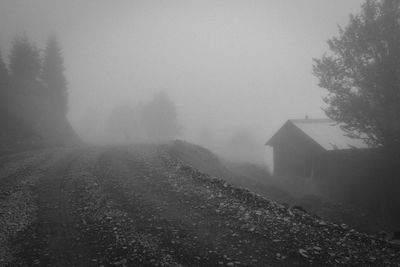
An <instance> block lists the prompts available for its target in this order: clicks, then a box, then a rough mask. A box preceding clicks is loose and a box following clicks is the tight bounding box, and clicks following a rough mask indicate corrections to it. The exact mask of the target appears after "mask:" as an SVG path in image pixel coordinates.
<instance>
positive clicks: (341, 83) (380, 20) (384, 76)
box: [314, 0, 400, 224]
mask: <svg viewBox="0 0 400 267" xmlns="http://www.w3.org/2000/svg"><path fill="white" fill-rule="evenodd" d="M328 44H329V48H330V52H329V53H328V54H326V55H324V56H323V57H322V58H320V59H315V64H314V74H315V75H316V77H317V78H318V79H319V85H320V86H321V87H323V88H325V89H327V90H328V95H327V96H326V97H325V98H324V101H325V102H326V103H327V104H328V107H327V108H326V109H325V112H326V114H327V116H328V117H330V118H332V119H333V120H335V121H337V122H341V123H343V124H344V126H343V128H344V129H345V130H346V131H348V133H349V135H350V136H354V137H360V138H364V139H365V140H366V141H367V142H369V143H370V144H371V145H373V146H375V147H378V148H379V149H378V150H376V151H379V152H383V153H379V155H380V159H381V160H379V161H378V160H375V161H374V162H375V165H377V166H379V169H380V171H379V174H378V175H376V176H377V177H376V178H378V179H374V181H375V183H376V188H377V191H378V192H375V193H373V194H370V195H369V198H370V197H372V196H374V195H376V194H377V193H378V194H377V195H378V196H379V201H377V202H378V203H379V206H380V211H381V214H382V215H383V216H385V217H386V216H390V217H391V220H392V219H395V220H398V223H399V224H400V216H398V215H397V214H398V210H399V208H400V201H399V200H398V194H399V190H398V188H399V187H400V179H398V177H399V176H398V174H399V171H400V170H399V160H400V1H398V0H380V1H378V0H367V1H365V3H364V4H363V6H362V11H361V13H360V14H359V15H352V16H351V17H350V22H349V24H348V25H347V26H346V27H345V28H340V30H339V36H338V37H335V38H332V39H330V40H329V41H328ZM379 162H381V163H382V164H378V163H379ZM364 178H365V180H364V182H363V183H364V184H365V183H367V182H368V179H367V177H364ZM359 186H362V185H361V184H360V185H359ZM396 217H397V218H396ZM387 219H389V218H387Z"/></svg>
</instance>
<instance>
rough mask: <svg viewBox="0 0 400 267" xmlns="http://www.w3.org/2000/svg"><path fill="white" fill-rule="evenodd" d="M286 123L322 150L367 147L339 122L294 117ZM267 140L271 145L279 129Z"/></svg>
mask: <svg viewBox="0 0 400 267" xmlns="http://www.w3.org/2000/svg"><path fill="white" fill-rule="evenodd" d="M287 123H290V124H292V125H294V126H295V127H296V128H298V129H299V130H300V131H302V132H303V133H304V134H306V135H307V136H308V137H309V138H311V139H312V140H313V141H314V142H315V143H317V144H318V145H319V146H321V147H322V148H323V149H324V150H327V151H330V150H345V149H362V148H368V145H367V144H366V143H365V142H364V141H363V140H362V139H359V138H351V137H349V136H348V135H347V133H346V132H345V131H344V130H343V129H342V128H341V127H340V124H338V123H337V122H334V121H333V120H330V119H300V120H299V119H296V120H288V121H287V122H286V123H285V125H286V124H287ZM283 128H284V127H282V128H281V129H279V130H278V132H277V133H276V134H275V135H274V136H273V137H272V138H271V139H270V140H269V141H268V142H267V145H271V146H273V144H274V140H273V139H274V138H277V136H279V134H280V131H281V130H282V129H283Z"/></svg>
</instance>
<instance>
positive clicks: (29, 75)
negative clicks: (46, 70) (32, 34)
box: [9, 35, 41, 82]
mask: <svg viewBox="0 0 400 267" xmlns="http://www.w3.org/2000/svg"><path fill="white" fill-rule="evenodd" d="M9 61H10V65H9V68H10V73H11V76H12V78H13V79H14V80H15V81H23V82H30V81H37V80H38V79H39V76H40V72H41V59H40V53H39V50H38V49H37V48H36V46H34V45H33V44H32V43H31V42H30V41H29V39H28V37H27V36H26V35H24V36H18V37H16V38H15V39H14V41H13V44H12V48H11V54H10V59H9Z"/></svg>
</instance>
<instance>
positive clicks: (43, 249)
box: [0, 145, 400, 266]
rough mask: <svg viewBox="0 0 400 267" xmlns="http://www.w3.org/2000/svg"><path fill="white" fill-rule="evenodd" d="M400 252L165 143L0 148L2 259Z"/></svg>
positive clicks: (141, 261)
mask: <svg viewBox="0 0 400 267" xmlns="http://www.w3.org/2000/svg"><path fill="white" fill-rule="evenodd" d="M399 264H400V249H399V247H398V246H397V245H395V244H392V243H389V242H387V241H385V240H381V239H377V238H373V237H370V236H367V235H364V234H360V233H357V232H356V231H354V230H351V229H348V227H347V226H345V225H335V224H332V223H329V222H325V221H323V220H322V219H320V218H317V217H315V216H312V215H309V214H306V213H304V212H303V211H301V210H296V209H288V208H286V207H285V206H283V205H280V204H278V203H275V202H272V201H268V200H266V199H263V198H261V197H259V196H257V195H255V194H252V193H251V192H249V191H246V190H242V189H238V188H234V187H232V186H230V185H229V184H227V183H226V182H224V181H222V180H219V179H216V178H212V177H209V176H208V175H207V174H203V173H200V172H198V171H196V170H195V169H193V168H191V167H190V166H187V165H185V163H184V162H181V161H179V160H177V159H175V158H173V156H171V154H170V153H169V152H168V146H156V145H142V146H134V147H129V148H99V147H91V148H90V147H89V148H71V149H46V150H37V151H28V152H23V153H18V154H12V155H5V156H2V157H0V266H291V265H295V266H308V265H314V266H322V265H324V266H336V265H360V266H397V265H399Z"/></svg>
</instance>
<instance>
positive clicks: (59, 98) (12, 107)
mask: <svg viewBox="0 0 400 267" xmlns="http://www.w3.org/2000/svg"><path fill="white" fill-rule="evenodd" d="M63 71H64V67H63V61H62V56H61V52H60V48H59V46H58V43H57V41H56V39H55V38H54V37H51V38H50V39H49V42H48V45H47V48H46V49H45V55H44V60H42V58H41V55H40V52H39V49H38V48H37V47H36V46H35V45H34V44H32V43H31V42H30V40H29V39H28V37H27V36H26V35H23V36H18V37H16V38H15V39H14V41H13V43H12V47H11V51H10V56H9V65H8V68H7V66H6V65H5V64H4V61H2V60H0V89H1V92H0V93H1V103H0V104H1V107H0V110H1V131H0V134H1V139H2V140H6V142H2V144H1V147H5V146H6V145H7V146H9V147H17V146H18V147H21V148H22V147H27V146H29V147H32V146H35V147H37V146H43V145H45V144H46V145H56V144H57V145H60V144H67V143H73V142H77V141H78V138H77V136H76V135H75V133H74V132H73V130H72V128H71V126H70V125H69V123H68V121H67V118H66V112H67V89H66V84H67V83H66V79H65V77H64V74H63ZM8 73H9V74H8Z"/></svg>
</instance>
